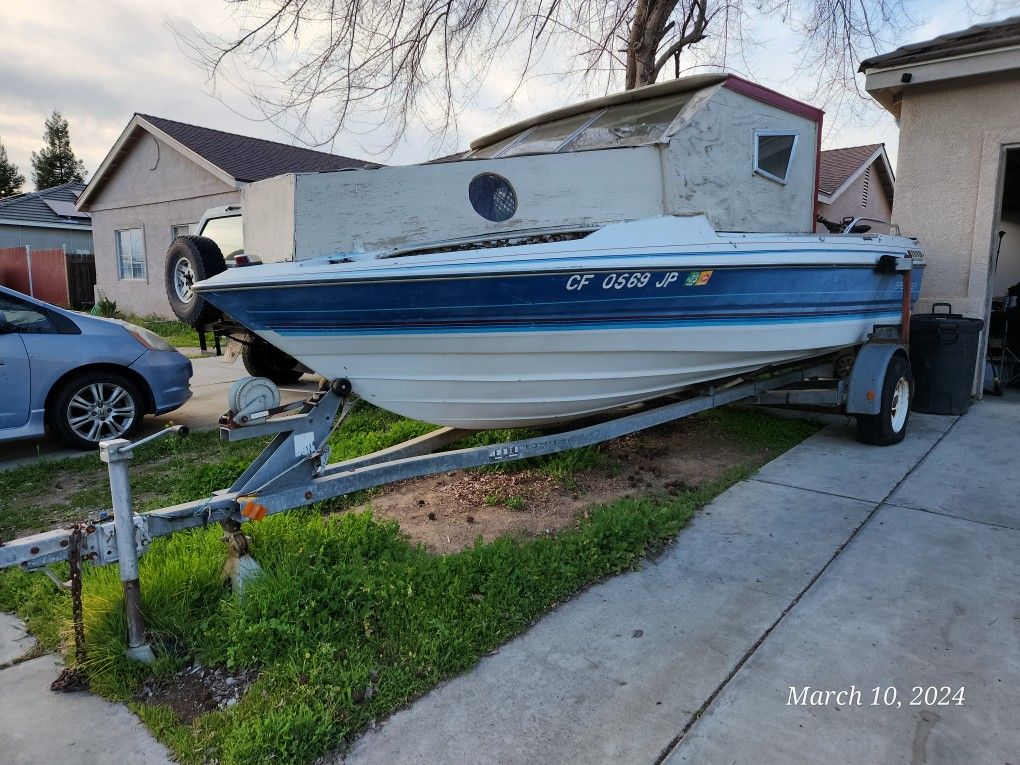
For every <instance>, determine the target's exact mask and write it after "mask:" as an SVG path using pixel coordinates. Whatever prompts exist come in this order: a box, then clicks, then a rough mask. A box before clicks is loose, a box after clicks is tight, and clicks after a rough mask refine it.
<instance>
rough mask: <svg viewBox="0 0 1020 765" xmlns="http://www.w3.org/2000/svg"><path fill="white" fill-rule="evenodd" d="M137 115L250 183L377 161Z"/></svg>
mask: <svg viewBox="0 0 1020 765" xmlns="http://www.w3.org/2000/svg"><path fill="white" fill-rule="evenodd" d="M137 116H139V117H141V118H142V119H143V120H145V121H146V122H149V123H151V124H152V125H153V126H155V127H157V128H159V129H160V130H162V131H163V132H164V133H166V134H167V135H169V136H171V137H172V138H173V139H174V140H177V141H180V143H182V144H184V145H185V146H187V147H188V148H189V149H191V150H192V151H193V152H195V153H196V154H198V155H200V156H202V157H203V158H205V159H206V160H208V161H209V162H211V163H212V164H214V165H216V166H217V167H218V168H220V169H221V170H223V171H224V172H226V173H227V174H229V175H231V176H232V177H233V178H234V179H235V180H238V181H243V182H249V183H250V182H252V181H261V180H263V179H265V178H272V177H273V176H274V175H282V174H283V173H316V172H329V171H332V170H359V169H362V168H368V167H378V164H377V163H374V162H366V161H365V160H362V159H353V158H352V157H344V156H341V155H339V154H328V153H327V152H324V151H316V150H314V149H306V148H304V147H301V146H290V145H288V144H285V143H278V142H276V141H267V140H265V139H263V138H252V137H250V136H246V135H237V134H236V133H227V132H225V131H222V130H213V129H212V128H206V127H200V126H199V125H189V124H188V123H186V122H177V121H175V120H168V119H166V118H164V117H154V116H152V115H149V114H138V115H137Z"/></svg>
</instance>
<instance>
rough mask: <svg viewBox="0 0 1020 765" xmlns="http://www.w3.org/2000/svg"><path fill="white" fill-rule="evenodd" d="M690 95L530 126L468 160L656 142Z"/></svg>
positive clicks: (629, 104)
mask: <svg viewBox="0 0 1020 765" xmlns="http://www.w3.org/2000/svg"><path fill="white" fill-rule="evenodd" d="M693 95H694V93H693V92H686V93H674V94H672V95H669V96H661V97H659V98H650V99H647V100H645V101H635V102H632V103H627V104H617V105H615V106H610V107H608V108H606V109H596V110H594V111H590V112H585V113H583V114H575V115H572V116H570V117H564V118H563V119H559V120H556V121H554V122H546V123H543V124H541V125H533V126H532V127H530V128H527V129H525V130H522V131H521V132H520V133H517V134H516V135H512V136H509V137H508V138H504V139H503V140H502V141H498V142H497V143H494V144H492V145H490V146H485V147H483V148H481V149H479V150H478V151H476V152H474V153H473V154H472V155H471V159H493V158H497V157H516V156H520V155H522V154H552V153H555V152H568V151H587V150H590V149H611V148H616V147H622V146H640V145H642V144H647V143H655V142H656V141H658V140H659V139H661V138H662V136H663V134H664V133H665V132H666V129H667V128H668V127H669V126H670V124H671V123H672V122H673V120H674V119H676V116H677V114H679V113H680V110H681V109H683V108H684V106H685V105H686V104H687V102H688V101H690V100H691V96H693Z"/></svg>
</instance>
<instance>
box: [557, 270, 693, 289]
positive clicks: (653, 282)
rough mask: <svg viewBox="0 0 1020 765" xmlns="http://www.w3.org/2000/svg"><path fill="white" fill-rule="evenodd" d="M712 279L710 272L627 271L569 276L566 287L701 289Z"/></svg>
mask: <svg viewBox="0 0 1020 765" xmlns="http://www.w3.org/2000/svg"><path fill="white" fill-rule="evenodd" d="M711 278H712V272H711V271H663V272H660V273H656V274H653V273H652V272H650V271H627V272H623V273H610V274H571V275H570V276H569V277H568V278H567V283H566V287H567V289H568V290H570V291H572V292H576V291H579V290H584V289H599V288H601V289H604V290H631V289H641V288H643V287H648V288H650V289H663V288H664V287H668V286H669V285H671V284H676V283H680V284H683V286H685V287H703V286H705V285H706V284H708V282H709V280H710V279H711Z"/></svg>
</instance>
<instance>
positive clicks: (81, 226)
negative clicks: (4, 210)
mask: <svg viewBox="0 0 1020 765" xmlns="http://www.w3.org/2000/svg"><path fill="white" fill-rule="evenodd" d="M0 226H24V227H25V228H60V229H68V230H71V231H91V230H92V224H91V223H70V222H68V223H63V222H58V223H45V222H43V221H39V220H25V219H24V218H0Z"/></svg>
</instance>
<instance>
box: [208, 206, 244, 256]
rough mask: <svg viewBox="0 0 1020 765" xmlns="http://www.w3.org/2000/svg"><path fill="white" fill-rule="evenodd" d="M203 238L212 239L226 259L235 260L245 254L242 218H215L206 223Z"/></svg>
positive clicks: (236, 216) (234, 216)
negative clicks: (234, 258)
mask: <svg viewBox="0 0 1020 765" xmlns="http://www.w3.org/2000/svg"><path fill="white" fill-rule="evenodd" d="M202 236H205V237H208V238H209V239H212V240H213V241H214V242H216V244H217V245H218V246H219V248H220V252H222V253H223V257H225V258H233V257H235V256H237V255H240V254H241V253H243V252H244V237H243V235H242V233H241V216H240V215H231V216H230V217H229V218H213V219H212V220H210V221H208V222H206V224H205V227H204V228H203V229H202Z"/></svg>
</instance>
